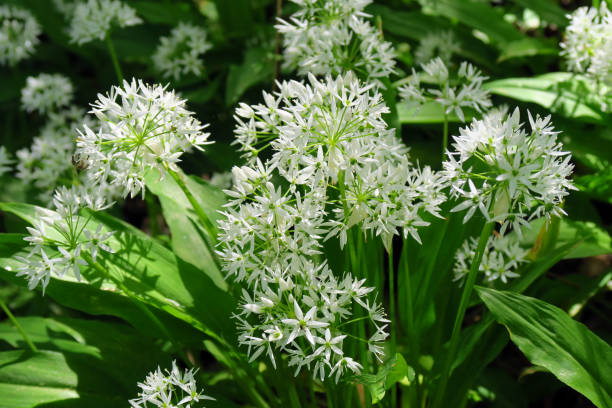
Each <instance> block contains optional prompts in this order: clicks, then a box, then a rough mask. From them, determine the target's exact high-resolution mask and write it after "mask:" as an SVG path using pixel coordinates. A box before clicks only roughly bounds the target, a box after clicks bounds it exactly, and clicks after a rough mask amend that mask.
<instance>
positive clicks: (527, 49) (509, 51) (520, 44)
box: [497, 38, 559, 62]
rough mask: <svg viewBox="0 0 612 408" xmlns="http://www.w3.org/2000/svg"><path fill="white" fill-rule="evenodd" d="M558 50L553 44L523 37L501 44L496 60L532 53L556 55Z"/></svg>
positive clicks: (525, 55) (530, 55) (526, 55)
mask: <svg viewBox="0 0 612 408" xmlns="http://www.w3.org/2000/svg"><path fill="white" fill-rule="evenodd" d="M558 54H559V50H558V49H557V48H556V47H555V46H554V45H552V44H551V45H548V44H546V43H544V42H542V41H539V40H536V39H534V38H523V39H521V40H518V41H512V42H510V43H508V44H505V45H503V46H501V53H500V54H499V57H498V58H497V62H503V61H506V60H509V59H512V58H520V57H533V56H534V55H558Z"/></svg>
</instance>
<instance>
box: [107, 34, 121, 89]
mask: <svg viewBox="0 0 612 408" xmlns="http://www.w3.org/2000/svg"><path fill="white" fill-rule="evenodd" d="M106 45H107V46H108V53H109V54H110V57H111V60H112V61H113V67H114V68H115V74H117V79H118V80H119V85H121V84H122V83H123V73H122V72H121V66H120V65H119V59H118V58H117V52H116V51H115V45H114V44H113V40H111V37H110V33H108V34H107V35H106Z"/></svg>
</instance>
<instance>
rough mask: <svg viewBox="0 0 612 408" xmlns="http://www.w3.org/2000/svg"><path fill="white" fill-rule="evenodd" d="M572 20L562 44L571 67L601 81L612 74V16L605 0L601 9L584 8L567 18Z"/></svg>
mask: <svg viewBox="0 0 612 408" xmlns="http://www.w3.org/2000/svg"><path fill="white" fill-rule="evenodd" d="M567 17H568V18H569V20H570V22H569V25H568V27H567V29H566V30H565V39H564V41H563V42H562V43H561V48H563V51H562V52H561V55H563V56H565V58H566V61H567V65H568V68H569V69H570V70H572V71H575V72H580V73H585V74H587V75H589V76H591V77H593V78H595V79H597V80H606V79H610V74H611V73H612V13H611V12H610V10H608V7H607V5H606V2H605V1H602V2H601V5H600V7H599V9H597V8H594V7H580V8H578V9H577V10H576V11H574V12H573V13H572V14H569V15H568V16H567Z"/></svg>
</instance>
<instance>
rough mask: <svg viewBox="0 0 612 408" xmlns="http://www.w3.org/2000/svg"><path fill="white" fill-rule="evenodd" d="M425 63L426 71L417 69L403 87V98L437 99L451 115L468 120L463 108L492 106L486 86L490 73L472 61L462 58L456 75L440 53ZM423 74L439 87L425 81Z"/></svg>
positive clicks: (411, 100) (419, 102) (414, 100)
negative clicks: (439, 55) (426, 84)
mask: <svg viewBox="0 0 612 408" xmlns="http://www.w3.org/2000/svg"><path fill="white" fill-rule="evenodd" d="M421 66H422V68H423V73H417V72H416V71H414V69H413V70H412V76H411V77H410V78H409V81H408V83H407V84H406V85H403V86H401V87H400V88H399V94H400V98H401V99H402V100H404V101H406V102H409V103H412V104H416V105H417V106H422V105H423V104H425V103H426V102H429V101H435V102H437V103H439V104H440V105H442V107H443V108H444V110H445V113H446V114H447V115H448V114H450V113H455V114H456V115H457V116H458V117H459V119H460V120H461V121H465V117H464V114H463V108H472V109H475V110H476V111H478V112H480V113H483V112H484V111H486V110H487V109H488V108H489V107H491V100H490V95H489V92H488V91H487V90H485V89H483V88H482V83H483V81H484V80H485V79H487V77H485V76H483V75H482V73H481V72H480V70H478V69H477V68H475V67H474V66H473V65H471V64H470V63H468V62H465V61H464V62H462V63H461V65H460V66H459V69H458V71H457V73H456V76H451V75H450V73H449V71H448V68H447V67H446V65H445V63H444V62H443V61H442V59H441V58H440V57H437V58H435V59H433V60H431V61H429V62H428V63H426V64H422V65H421ZM422 76H424V77H425V78H426V79H427V80H428V83H429V82H433V83H434V84H435V85H436V87H435V88H431V87H425V86H423V85H421V79H422V78H421V77H422Z"/></svg>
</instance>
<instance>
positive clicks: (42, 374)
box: [0, 350, 127, 408]
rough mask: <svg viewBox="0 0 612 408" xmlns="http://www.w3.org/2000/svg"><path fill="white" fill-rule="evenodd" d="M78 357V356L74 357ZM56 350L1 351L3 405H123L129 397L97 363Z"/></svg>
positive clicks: (19, 407)
mask: <svg viewBox="0 0 612 408" xmlns="http://www.w3.org/2000/svg"><path fill="white" fill-rule="evenodd" d="M73 357H75V356H73ZM73 357H70V356H66V355H64V354H62V353H59V352H56V351H41V352H39V353H36V354H32V353H31V352H29V351H23V350H14V351H4V352H0V395H1V396H2V398H0V408H30V407H38V406H40V405H41V404H50V403H53V402H56V403H58V404H57V405H47V406H57V407H60V406H61V407H85V406H86V407H88V408H105V407H113V406H123V405H125V404H126V402H127V401H126V399H125V398H124V397H123V396H122V395H121V394H119V393H117V390H115V389H114V388H113V382H114V381H112V379H111V378H109V377H107V376H106V375H105V374H104V373H103V372H100V371H99V369H98V367H97V364H96V363H95V362H94V361H93V360H90V361H87V360H85V359H82V358H78V356H76V357H75V358H73Z"/></svg>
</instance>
